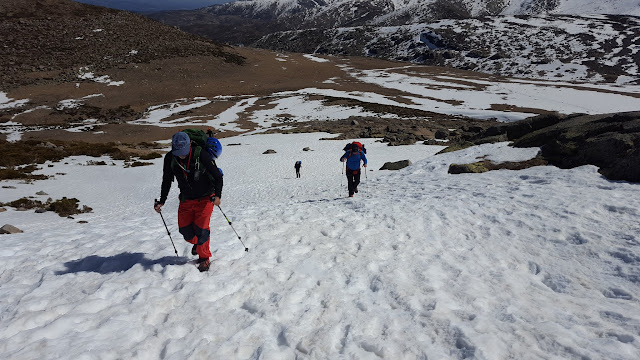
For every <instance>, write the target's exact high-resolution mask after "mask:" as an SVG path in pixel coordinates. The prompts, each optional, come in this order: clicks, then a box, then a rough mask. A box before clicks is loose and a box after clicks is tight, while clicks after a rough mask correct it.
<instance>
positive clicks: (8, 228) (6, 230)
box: [0, 224, 23, 234]
mask: <svg viewBox="0 0 640 360" xmlns="http://www.w3.org/2000/svg"><path fill="white" fill-rule="evenodd" d="M21 232H23V231H22V230H20V229H18V228H17V227H15V226H13V225H9V224H6V225H5V226H3V227H1V228H0V234H18V233H21Z"/></svg>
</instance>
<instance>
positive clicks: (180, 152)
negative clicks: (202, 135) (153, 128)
mask: <svg viewBox="0 0 640 360" xmlns="http://www.w3.org/2000/svg"><path fill="white" fill-rule="evenodd" d="M190 150H191V140H190V139H189V135H187V133H185V132H182V131H180V132H177V133H175V134H173V137H172V138H171V152H172V153H173V155H175V156H185V155H188V154H189V151H190Z"/></svg>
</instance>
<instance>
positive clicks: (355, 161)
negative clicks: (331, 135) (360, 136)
mask: <svg viewBox="0 0 640 360" xmlns="http://www.w3.org/2000/svg"><path fill="white" fill-rule="evenodd" d="M343 150H344V151H345V153H344V155H342V157H341V158H340V161H342V162H346V165H345V166H346V171H345V172H346V173H347V184H348V188H349V197H353V194H354V193H357V192H358V184H360V162H361V161H362V162H364V164H363V165H362V166H364V167H365V168H366V167H367V157H366V156H365V155H364V154H365V153H366V150H365V149H364V145H362V144H361V143H359V142H357V141H354V142H352V143H350V144H347V146H345V147H344V149H343Z"/></svg>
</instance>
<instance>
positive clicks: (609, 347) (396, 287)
mask: <svg viewBox="0 0 640 360" xmlns="http://www.w3.org/2000/svg"><path fill="white" fill-rule="evenodd" d="M328 136H329V135H328V134H297V135H252V136H239V137H234V138H226V139H223V145H224V152H223V155H222V157H221V158H220V159H219V161H218V165H219V166H220V167H221V168H223V170H224V173H225V188H224V191H223V198H222V200H223V202H222V208H223V210H224V211H225V213H226V214H227V216H228V217H229V219H230V220H231V221H232V222H233V227H234V228H235V229H236V230H237V232H238V233H239V234H240V236H242V241H243V242H244V244H245V245H246V246H247V247H248V248H249V251H248V252H245V251H244V248H243V246H242V244H241V243H240V241H238V238H237V237H236V235H235V233H234V232H233V230H232V229H231V227H230V226H229V225H228V223H227V222H226V220H224V217H223V216H222V214H221V213H220V211H219V210H218V209H215V210H214V213H213V215H212V220H211V227H212V251H213V264H212V267H211V271H210V272H209V273H199V272H198V271H197V270H196V269H195V266H194V264H193V260H194V258H193V257H192V256H191V255H187V254H188V253H189V251H190V249H191V245H190V244H187V243H186V242H184V241H183V240H182V237H181V235H180V234H179V233H178V231H177V227H176V211H177V201H176V197H177V192H176V191H175V184H174V187H173V189H172V193H171V195H170V200H169V201H168V202H167V204H166V206H165V207H164V208H163V214H164V217H165V220H166V221H167V224H168V226H169V229H170V231H171V234H172V237H173V240H174V242H175V244H176V247H177V249H178V253H179V254H180V257H178V258H176V257H175V255H174V253H173V248H172V246H171V244H170V241H169V238H168V236H167V234H166V230H165V229H164V225H163V224H162V220H161V219H160V218H159V216H158V214H156V213H155V212H153V210H152V199H153V198H154V197H158V196H159V187H160V174H161V159H156V160H154V163H155V165H154V166H148V167H141V168H128V169H124V168H121V167H120V166H102V167H98V166H81V165H79V164H83V163H84V162H86V160H87V159H89V158H83V157H79V158H74V159H73V160H69V161H67V162H68V164H67V165H64V164H55V166H54V167H53V168H49V167H45V168H44V169H43V170H42V171H41V172H51V173H56V172H65V173H66V175H63V176H62V175H60V176H57V177H56V179H52V180H46V181H39V182H36V183H35V185H28V184H19V183H17V182H16V183H14V184H13V185H15V186H16V187H17V189H13V190H10V191H11V193H9V190H7V191H4V190H5V189H3V191H2V193H1V194H2V195H1V196H0V197H1V198H2V199H1V200H0V201H7V200H9V199H8V198H9V197H16V196H17V195H19V194H32V193H34V192H35V191H38V190H44V191H46V192H48V193H49V196H52V197H53V198H59V197H61V196H62V195H65V196H75V197H78V198H79V199H80V200H81V204H87V205H89V206H91V207H93V208H94V212H93V213H91V214H82V215H78V216H76V220H71V219H63V218H60V217H58V216H57V215H55V214H52V213H46V214H33V213H31V212H29V213H25V212H16V211H13V210H12V209H10V210H9V211H7V212H5V213H2V214H0V217H1V218H2V221H3V222H10V223H13V224H14V225H16V226H18V227H20V228H23V229H24V230H25V233H23V234H17V235H10V236H7V235H5V236H3V237H2V238H0V241H2V246H1V247H0V248H1V249H2V250H1V251H0V257H1V258H0V260H2V261H0V274H2V276H1V277H0V285H1V286H0V297H1V298H3V299H5V301H4V302H3V303H2V305H1V307H0V311H1V313H2V316H1V317H0V322H1V324H0V325H2V326H0V351H2V353H3V354H5V356H6V358H7V359H22V358H35V357H40V358H45V359H62V358H74V359H123V358H124V359H129V358H160V359H208V358H211V357H212V356H213V357H215V358H229V359H230V358H234V359H248V358H261V359H293V358H309V359H325V358H332V359H342V358H355V359H379V358H383V359H424V358H437V359H459V358H478V359H502V358H521V359H525V358H526V359H566V358H579V357H588V358H592V359H597V358H617V359H635V358H637V355H638V353H639V351H640V348H639V346H638V340H637V337H638V335H637V334H639V333H640V316H639V315H638V312H637V308H638V300H637V298H638V294H639V293H640V291H639V290H640V289H639V287H638V280H637V279H638V276H639V275H640V273H639V272H638V264H639V263H640V261H638V260H637V256H636V255H635V253H636V252H637V247H638V246H639V245H640V242H639V241H638V237H639V236H640V228H639V227H638V226H637V225H636V224H637V215H638V214H637V211H636V210H635V209H637V208H638V205H639V204H638V201H639V200H638V197H637V196H636V194H637V190H638V189H637V185H635V184H629V183H625V182H610V181H607V180H605V179H604V178H602V177H601V176H600V175H599V174H597V172H596V168H595V167H592V166H584V167H580V168H576V169H572V170H561V169H557V168H555V167H551V166H547V167H536V168H531V169H527V170H522V171H508V170H501V171H492V172H488V173H484V174H461V175H449V174H447V173H446V171H447V168H448V165H449V164H450V163H452V162H456V163H464V162H471V161H475V159H476V158H478V157H481V156H485V155H486V156H487V158H490V159H493V160H494V161H510V160H511V161H514V160H525V159H528V158H531V157H533V156H535V154H536V153H537V149H512V148H509V147H507V146H506V144H504V143H502V144H486V145H482V146H477V147H474V148H469V149H465V150H462V151H458V152H454V153H447V154H443V155H438V156H433V154H434V153H435V152H436V151H438V150H440V149H441V148H442V147H435V146H434V147H432V146H425V145H415V146H407V147H388V146H386V145H384V144H380V143H373V142H370V140H368V141H367V140H366V139H363V140H365V145H366V147H367V149H368V153H367V156H368V158H369V165H370V166H369V169H370V170H374V171H369V172H368V175H367V177H366V178H365V177H364V176H363V183H362V184H361V185H360V192H359V193H358V194H356V197H354V198H345V196H346V180H344V183H343V185H342V188H340V181H341V179H340V178H341V177H342V176H343V175H342V174H341V173H340V170H341V168H340V163H339V162H338V158H339V157H340V155H341V154H342V151H341V149H342V147H343V146H344V144H345V143H346V141H332V140H318V139H320V138H322V137H328ZM234 143H240V144H242V145H235V146H232V145H231V144H234ZM306 146H308V147H310V148H311V149H312V150H313V151H309V152H303V151H302V148H303V147H306ZM268 148H273V149H274V150H276V151H277V153H276V154H268V155H267V154H265V155H262V152H264V150H266V149H268ZM406 158H409V159H411V160H412V162H414V165H412V166H410V167H408V168H405V169H403V170H400V171H396V172H390V171H378V170H377V169H378V168H379V167H380V166H382V164H383V162H384V161H397V160H402V159H406ZM296 160H302V163H303V168H302V172H301V173H302V178H301V179H296V178H295V176H294V174H295V172H294V169H293V164H294V162H295V161H296ZM107 162H109V161H107ZM119 164H120V163H119ZM18 197H19V196H18ZM80 219H83V220H87V221H89V223H88V224H78V223H76V222H75V221H77V220H80Z"/></svg>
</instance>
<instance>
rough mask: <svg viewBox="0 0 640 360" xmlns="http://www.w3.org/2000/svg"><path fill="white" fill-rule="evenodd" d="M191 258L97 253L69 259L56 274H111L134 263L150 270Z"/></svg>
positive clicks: (178, 263) (185, 261)
mask: <svg viewBox="0 0 640 360" xmlns="http://www.w3.org/2000/svg"><path fill="white" fill-rule="evenodd" d="M188 261H189V259H187V258H184V257H176V256H165V257H162V258H160V259H147V258H146V257H145V255H144V254H143V253H129V252H125V253H121V254H117V255H113V256H108V257H102V256H97V255H91V256H87V257H86V258H84V259H78V260H73V261H68V262H66V263H65V264H64V265H65V266H66V267H67V268H66V269H65V270H60V271H56V272H55V274H56V275H64V274H70V273H79V272H95V273H99V274H109V273H117V272H123V271H127V270H129V269H131V268H132V267H133V266H134V265H136V264H140V265H142V267H143V268H144V269H145V270H150V269H151V268H152V267H153V266H154V265H156V264H158V265H161V266H162V267H165V266H167V265H184V264H186V263H187V262H188Z"/></svg>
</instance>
